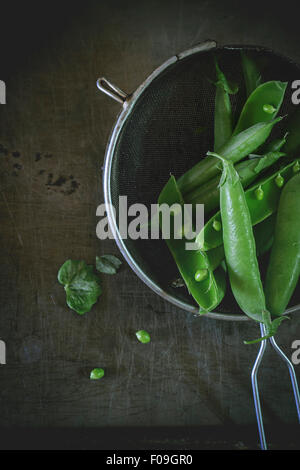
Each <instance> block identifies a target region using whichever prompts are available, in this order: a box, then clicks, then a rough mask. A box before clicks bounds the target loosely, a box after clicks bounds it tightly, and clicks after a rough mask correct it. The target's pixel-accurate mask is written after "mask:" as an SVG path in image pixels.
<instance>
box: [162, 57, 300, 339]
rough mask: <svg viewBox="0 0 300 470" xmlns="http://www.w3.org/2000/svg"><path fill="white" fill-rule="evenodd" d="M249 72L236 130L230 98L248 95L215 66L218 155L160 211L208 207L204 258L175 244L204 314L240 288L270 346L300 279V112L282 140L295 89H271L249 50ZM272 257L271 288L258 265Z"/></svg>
mask: <svg viewBox="0 0 300 470" xmlns="http://www.w3.org/2000/svg"><path fill="white" fill-rule="evenodd" d="M241 67H242V69H243V76H244V82H245V83H244V85H245V86H244V88H245V90H246V99H245V103H244V106H243V108H242V110H241V112H240V115H239V118H238V120H237V122H236V123H234V119H233V113H232V104H231V96H230V95H234V94H236V93H238V90H239V89H238V86H237V85H236V84H233V83H231V82H229V81H228V80H227V78H226V76H225V74H224V73H223V72H222V70H221V68H220V65H219V63H218V61H217V59H216V58H215V69H216V80H215V82H214V84H215V89H216V93H215V113H214V148H213V149H208V152H207V155H206V156H205V158H201V159H199V162H198V163H197V164H196V165H195V166H194V167H192V168H191V169H190V170H188V171H187V172H186V173H185V174H184V175H182V176H181V177H180V178H178V179H177V180H176V179H175V177H174V176H173V175H171V177H170V179H169V181H168V182H167V183H166V185H165V186H164V188H163V189H162V191H161V193H160V195H159V199H158V204H159V205H160V204H168V205H169V206H170V205H173V204H174V203H177V204H180V205H183V204H185V203H189V204H192V205H193V206H195V205H196V204H204V207H205V219H206V223H205V225H204V226H203V228H202V229H201V231H200V232H199V233H198V234H197V236H196V238H195V242H196V243H197V247H198V248H197V249H196V250H187V249H186V239H185V237H184V231H183V236H182V238H177V237H175V236H171V238H168V239H166V243H167V245H168V248H169V250H170V252H171V254H172V256H173V258H174V260H175V262H176V264H177V267H178V270H179V272H180V275H181V277H182V279H183V281H184V284H185V286H186V287H187V289H188V291H189V293H190V295H191V296H192V297H193V298H194V300H195V302H196V303H197V305H198V306H199V314H205V313H207V312H209V311H212V310H214V309H215V308H216V307H217V306H218V305H219V304H220V303H221V302H222V300H223V298H224V295H225V292H226V289H227V288H229V286H230V288H231V290H232V293H233V295H234V298H235V300H236V302H237V304H238V306H239V307H240V309H241V310H242V311H243V312H244V313H245V315H247V316H248V317H249V318H251V319H252V320H254V321H257V322H261V323H263V324H264V325H265V331H266V336H264V338H268V337H271V336H274V334H275V333H276V331H277V329H278V327H279V325H280V324H281V322H282V320H283V319H286V318H287V317H286V315H284V312H285V311H286V308H287V306H288V304H289V301H290V299H291V297H292V295H293V293H294V291H295V289H296V287H297V283H298V281H299V275H300V212H299V210H300V159H299V158H297V151H298V150H300V114H299V112H298V113H296V114H295V115H293V116H291V117H289V116H287V117H284V119H285V121H284V122H286V127H285V134H284V135H282V137H281V138H279V139H276V140H274V139H273V140H272V139H271V137H270V134H271V131H272V129H273V128H274V126H276V124H277V123H278V122H280V121H281V120H282V119H283V117H281V116H279V115H278V113H279V111H280V108H281V105H282V102H283V100H284V97H285V93H286V88H287V83H286V82H281V81H276V80H274V81H267V82H263V80H262V76H261V74H260V71H259V70H258V67H257V65H256V63H255V62H254V61H253V59H252V58H251V57H249V56H248V55H246V54H245V53H244V52H242V53H241ZM161 228H162V227H161ZM162 230H163V228H162ZM266 252H270V253H269V257H268V266H267V271H266V276H265V279H264V281H262V277H261V273H260V268H259V262H258V258H259V256H261V255H263V254H265V253H266ZM262 339H263V338H258V339H254V340H251V341H245V343H253V342H257V341H261V340H262Z"/></svg>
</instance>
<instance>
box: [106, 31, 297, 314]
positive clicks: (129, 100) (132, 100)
mask: <svg viewBox="0 0 300 470" xmlns="http://www.w3.org/2000/svg"><path fill="white" fill-rule="evenodd" d="M217 47H218V49H220V48H221V49H233V50H241V49H247V50H250V49H252V50H258V51H264V52H270V53H273V54H274V51H273V50H271V49H269V48H266V47H262V46H255V45H224V46H222V47H220V46H218V45H217V42H216V41H214V40H207V41H205V42H203V43H200V44H197V45H195V46H193V47H191V48H189V49H186V50H185V51H183V52H181V53H179V54H176V55H174V56H172V57H170V58H169V59H167V60H166V61H165V62H163V64H161V65H160V66H159V67H158V68H156V69H155V70H154V71H153V72H152V73H151V74H150V75H149V76H148V77H147V78H146V79H145V81H144V82H143V83H142V84H141V85H140V86H139V87H138V88H137V89H136V91H134V92H133V93H132V94H130V95H126V94H125V93H124V92H122V93H124V96H125V99H124V100H123V106H122V109H121V111H120V113H119V114H118V116H117V119H116V121H115V123H114V125H113V128H112V131H111V134H110V137H109V139H108V143H107V146H106V150H105V157H104V158H105V160H104V167H103V177H102V184H103V193H104V202H105V206H106V214H107V220H108V224H109V227H110V230H111V233H112V235H113V237H114V240H115V242H116V244H117V246H118V248H119V250H120V252H121V254H122V255H123V257H124V258H125V260H126V262H127V263H128V264H129V266H130V267H131V269H132V270H133V271H134V273H135V274H136V275H137V276H138V277H139V278H140V279H141V280H142V281H143V282H144V283H145V284H146V285H147V286H148V287H149V288H150V289H151V290H152V291H153V292H155V293H156V294H158V295H159V296H160V297H162V298H163V299H164V300H166V301H168V302H170V303H171V304H173V305H175V306H176V307H179V308H181V309H183V310H185V311H188V312H191V313H193V314H199V310H198V309H197V307H196V306H192V305H191V304H189V303H187V302H184V301H182V300H180V299H178V298H175V297H173V296H172V295H171V294H169V293H168V292H166V291H165V290H164V289H162V288H161V287H160V286H159V285H158V284H157V283H156V282H154V281H153V280H152V279H151V278H149V276H148V275H147V274H146V273H145V272H144V271H143V270H142V269H141V268H140V266H139V265H138V263H137V262H136V261H135V259H134V257H133V256H132V255H131V253H130V251H129V250H128V248H127V246H126V244H125V243H124V241H123V239H122V237H121V235H120V233H119V230H118V227H117V221H116V218H115V213H114V211H113V210H112V195H111V169H112V163H113V158H114V154H115V148H116V144H117V141H118V137H119V134H120V132H121V130H122V128H123V126H124V124H125V122H126V120H127V118H128V117H129V115H130V112H131V110H132V109H133V108H134V106H135V104H136V102H137V100H138V99H139V98H140V96H141V95H142V94H143V92H144V91H145V90H146V89H147V88H148V86H149V85H150V84H151V83H152V82H153V80H154V79H155V78H157V77H158V76H159V75H160V74H161V73H162V72H163V71H165V70H166V69H167V68H168V67H170V66H171V65H173V64H175V63H176V62H178V61H180V60H182V59H184V58H186V57H188V56H190V55H193V54H197V53H200V52H206V51H209V50H211V49H216V48H217ZM276 55H277V56H281V57H284V58H285V59H286V60H289V61H290V62H293V61H292V60H291V59H289V58H288V57H286V56H283V55H281V54H278V53H276ZM99 80H100V79H98V81H99ZM98 81H97V84H98ZM97 86H98V85H97ZM101 91H104V90H101ZM120 91H121V90H120ZM110 96H111V97H112V98H114V99H116V100H117V101H119V100H118V99H117V97H114V96H112V95H110ZM299 309H300V305H295V306H293V307H290V308H288V309H287V310H286V311H285V312H284V314H290V313H294V312H296V311H298V310H299ZM203 316H206V317H208V318H213V319H216V320H226V321H249V320H250V318H249V317H248V316H247V315H245V314H228V313H221V312H207V313H205V314H204V315H203Z"/></svg>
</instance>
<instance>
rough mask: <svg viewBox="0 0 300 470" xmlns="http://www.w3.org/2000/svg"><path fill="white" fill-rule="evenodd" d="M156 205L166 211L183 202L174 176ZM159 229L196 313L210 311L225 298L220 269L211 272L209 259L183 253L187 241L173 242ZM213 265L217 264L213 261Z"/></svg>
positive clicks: (171, 238)
mask: <svg viewBox="0 0 300 470" xmlns="http://www.w3.org/2000/svg"><path fill="white" fill-rule="evenodd" d="M158 204H159V205H161V204H167V205H168V206H169V207H170V208H171V206H172V205H173V204H179V205H180V206H182V204H183V198H182V195H181V193H180V191H179V189H178V186H177V184H176V180H175V178H174V176H171V177H170V179H169V181H168V182H167V184H166V185H165V186H164V188H163V190H162V192H161V193H160V195H159V199H158ZM171 226H172V223H171ZM160 227H161V231H162V234H163V237H164V238H165V241H166V243H167V245H168V248H169V250H170V252H171V254H172V256H173V259H174V261H175V262H176V265H177V267H178V270H179V272H180V274H181V277H182V278H183V280H184V282H185V284H186V286H187V288H188V291H189V293H190V294H191V295H192V297H193V298H194V300H195V301H196V303H197V304H198V306H199V310H200V311H202V312H203V311H204V312H205V311H209V310H212V309H213V308H215V307H216V306H217V305H218V304H219V303H220V302H221V300H222V299H223V297H224V294H225V288H226V281H225V272H224V270H223V268H222V267H219V268H217V269H216V271H215V272H214V271H213V269H212V267H211V265H210V260H212V258H210V259H209V258H208V256H207V255H206V253H204V252H201V251H200V250H187V249H186V242H187V240H186V239H185V238H184V236H183V237H182V238H176V237H175V236H174V231H173V232H171V233H170V234H169V233H166V230H165V228H164V226H163V224H162V222H161V220H160ZM171 229H172V227H171ZM169 235H170V236H169ZM188 241H189V242H190V241H191V240H188ZM215 263H217V264H219V263H218V261H217V260H215ZM215 267H216V266H214V268H215Z"/></svg>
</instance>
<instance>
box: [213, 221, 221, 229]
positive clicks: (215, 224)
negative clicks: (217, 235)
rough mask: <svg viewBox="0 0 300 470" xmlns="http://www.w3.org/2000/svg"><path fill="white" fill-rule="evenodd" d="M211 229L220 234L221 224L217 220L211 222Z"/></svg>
mask: <svg viewBox="0 0 300 470" xmlns="http://www.w3.org/2000/svg"><path fill="white" fill-rule="evenodd" d="M213 228H214V229H215V231H216V232H220V230H221V228H222V224H221V222H220V221H219V220H214V221H213Z"/></svg>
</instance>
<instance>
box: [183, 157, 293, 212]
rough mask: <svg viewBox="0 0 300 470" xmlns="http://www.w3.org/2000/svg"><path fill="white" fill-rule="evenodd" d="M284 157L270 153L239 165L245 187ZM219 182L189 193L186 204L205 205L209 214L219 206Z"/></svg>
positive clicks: (217, 180)
mask: <svg viewBox="0 0 300 470" xmlns="http://www.w3.org/2000/svg"><path fill="white" fill-rule="evenodd" d="M284 155H285V154H284V153H283V152H268V153H267V154H265V155H262V156H257V158H252V159H250V160H244V161H242V162H240V163H237V164H236V166H235V168H236V171H237V172H238V174H239V177H240V180H241V183H242V185H243V187H244V188H247V187H248V186H249V185H250V184H251V183H253V182H254V181H255V180H256V179H257V178H258V176H259V174H260V173H261V172H263V171H264V170H266V169H267V168H269V167H270V166H271V165H273V164H274V163H275V162H277V161H278V159H279V158H280V157H282V156H284ZM219 181H220V177H219V176H216V177H215V178H212V179H211V180H210V181H208V182H207V183H205V184H203V185H202V186H199V187H198V188H196V189H194V190H193V191H191V192H190V193H187V194H186V195H185V196H184V200H185V202H187V203H190V204H204V206H205V213H206V214H209V213H210V212H212V211H213V210H214V209H216V208H217V207H218V205H219Z"/></svg>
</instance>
